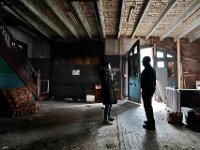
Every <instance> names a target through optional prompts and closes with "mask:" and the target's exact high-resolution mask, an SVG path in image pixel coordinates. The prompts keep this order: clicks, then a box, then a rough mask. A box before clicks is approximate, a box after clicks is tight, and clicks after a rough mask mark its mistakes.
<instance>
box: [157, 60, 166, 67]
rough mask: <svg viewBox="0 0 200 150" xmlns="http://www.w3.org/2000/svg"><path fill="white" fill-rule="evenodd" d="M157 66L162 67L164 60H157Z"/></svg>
mask: <svg viewBox="0 0 200 150" xmlns="http://www.w3.org/2000/svg"><path fill="white" fill-rule="evenodd" d="M157 67H158V68H164V67H165V63H164V61H157Z"/></svg>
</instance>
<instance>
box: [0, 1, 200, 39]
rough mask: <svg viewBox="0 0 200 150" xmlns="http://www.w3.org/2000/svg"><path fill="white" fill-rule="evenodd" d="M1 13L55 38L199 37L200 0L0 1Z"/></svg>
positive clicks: (48, 37)
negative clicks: (5, 13)
mask: <svg viewBox="0 0 200 150" xmlns="http://www.w3.org/2000/svg"><path fill="white" fill-rule="evenodd" d="M1 9H2V10H4V11H5V12H7V13H8V14H10V15H11V16H12V17H15V18H17V19H18V20H20V21H21V22H23V24H24V25H25V26H28V27H29V29H33V30H32V31H37V32H38V33H40V34H41V35H43V36H44V37H46V38H47V39H51V40H82V39H84V40H85V39H90V40H104V39H106V38H109V37H113V38H120V37H130V38H133V37H143V38H146V39H148V38H150V37H159V38H160V39H161V40H162V39H164V38H167V37H172V38H174V40H177V39H179V38H188V39H189V40H190V41H191V42H192V41H195V40H197V39H199V38H200V0H1ZM19 28H21V29H22V27H19Z"/></svg>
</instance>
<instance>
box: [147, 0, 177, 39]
mask: <svg viewBox="0 0 200 150" xmlns="http://www.w3.org/2000/svg"><path fill="white" fill-rule="evenodd" d="M177 3H178V1H177V0H171V1H170V2H169V4H168V5H167V7H166V8H165V10H164V11H163V12H162V14H161V15H160V17H159V18H158V20H157V21H156V22H155V23H154V25H153V26H152V27H151V29H150V30H149V32H148V33H147V36H146V39H148V38H149V37H150V36H151V35H152V33H153V32H154V31H155V29H156V28H157V27H158V26H159V24H160V23H161V22H162V21H163V20H164V19H165V18H166V17H167V15H168V12H170V10H171V9H172V8H173V7H174V6H175V5H176V4H177Z"/></svg>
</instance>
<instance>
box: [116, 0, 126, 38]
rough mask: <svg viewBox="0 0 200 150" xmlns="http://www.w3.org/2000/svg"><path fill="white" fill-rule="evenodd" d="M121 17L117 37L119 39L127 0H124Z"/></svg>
mask: <svg viewBox="0 0 200 150" xmlns="http://www.w3.org/2000/svg"><path fill="white" fill-rule="evenodd" d="M120 12H121V13H120V19H119V30H118V35H117V38H118V39H119V37H120V35H121V30H122V22H123V16H124V12H125V0H122V6H121V11H120Z"/></svg>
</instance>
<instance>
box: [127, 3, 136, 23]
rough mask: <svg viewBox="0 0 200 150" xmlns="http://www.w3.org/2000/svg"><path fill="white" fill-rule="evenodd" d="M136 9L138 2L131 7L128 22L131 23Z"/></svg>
mask: <svg viewBox="0 0 200 150" xmlns="http://www.w3.org/2000/svg"><path fill="white" fill-rule="evenodd" d="M135 8H136V2H135V1H133V5H132V6H131V7H130V10H129V14H128V17H127V22H129V21H130V20H131V18H132V15H133V14H134V10H135Z"/></svg>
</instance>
